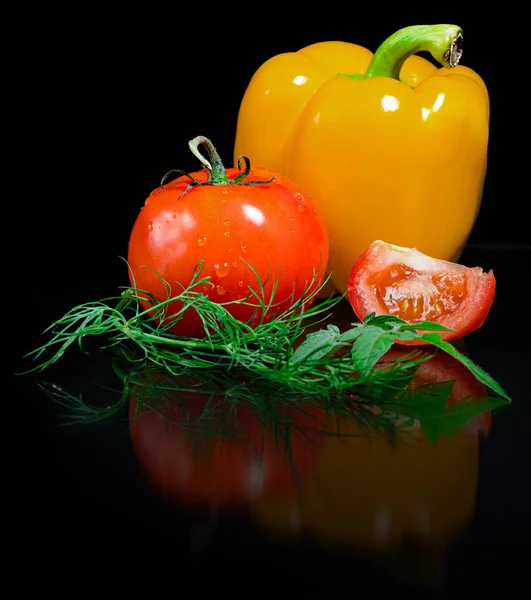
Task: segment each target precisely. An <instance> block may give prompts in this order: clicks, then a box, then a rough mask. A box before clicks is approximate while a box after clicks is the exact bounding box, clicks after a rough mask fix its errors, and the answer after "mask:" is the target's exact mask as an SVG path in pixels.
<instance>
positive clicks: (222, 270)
mask: <svg viewBox="0 0 531 600" xmlns="http://www.w3.org/2000/svg"><path fill="white" fill-rule="evenodd" d="M214 273H215V274H216V275H217V276H218V277H219V278H220V279H221V278H223V277H227V275H228V274H229V265H228V263H226V262H224V263H222V264H219V263H216V264H215V265H214Z"/></svg>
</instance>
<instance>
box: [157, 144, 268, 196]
mask: <svg viewBox="0 0 531 600" xmlns="http://www.w3.org/2000/svg"><path fill="white" fill-rule="evenodd" d="M201 144H203V146H205V147H206V149H207V153H208V159H207V158H205V157H204V156H203V155H202V154H201V152H200V151H199V146H200V145H201ZM188 147H189V148H190V150H191V151H192V153H193V154H194V155H195V156H197V158H198V159H199V160H200V161H201V163H202V164H203V166H204V167H205V169H206V170H207V171H208V180H207V181H200V180H199V179H197V178H196V177H194V176H193V175H191V174H190V173H186V172H185V171H181V170H179V169H172V170H171V171H169V172H168V173H166V175H164V177H163V178H162V182H161V185H164V182H165V181H166V180H167V179H168V177H169V176H170V175H173V174H177V175H181V176H183V175H184V176H186V177H188V178H189V179H191V183H190V185H189V186H188V187H187V188H186V189H185V190H184V192H183V193H182V194H181V196H180V197H182V196H184V195H185V194H187V193H188V192H189V191H190V190H191V189H193V188H194V187H197V186H205V185H231V184H233V185H234V184H236V185H264V184H266V183H271V182H272V181H273V180H274V177H271V178H270V179H265V180H259V181H255V180H252V181H251V180H247V181H244V179H245V178H246V177H247V176H248V175H249V173H250V172H251V161H250V160H249V159H248V158H247V157H246V156H240V157H239V158H238V169H239V170H240V173H238V174H237V175H235V176H234V177H232V178H229V176H228V175H227V171H226V169H225V167H224V166H223V162H222V161H221V158H220V157H219V154H218V152H217V150H216V149H215V148H214V145H213V144H212V142H211V141H210V140H209V139H208V138H206V137H205V136H203V135H198V136H197V137H195V138H194V139H193V140H190V141H189V142H188Z"/></svg>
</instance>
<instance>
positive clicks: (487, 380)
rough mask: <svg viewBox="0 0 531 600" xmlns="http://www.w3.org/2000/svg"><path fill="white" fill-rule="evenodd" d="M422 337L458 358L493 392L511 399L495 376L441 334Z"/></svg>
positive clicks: (428, 334) (507, 399) (426, 334)
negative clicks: (443, 338) (446, 340)
mask: <svg viewBox="0 0 531 600" xmlns="http://www.w3.org/2000/svg"><path fill="white" fill-rule="evenodd" d="M422 339H423V340H425V341H426V342H429V343H430V344H432V345H433V346H436V347H437V348H440V349H441V350H444V352H446V353H447V354H449V355H450V356H452V357H453V358H455V359H457V360H458V361H459V362H461V363H462V364H463V365H465V367H466V368H467V369H468V370H469V371H470V372H471V373H472V374H473V375H474V376H475V377H476V379H477V380H478V381H481V383H483V384H484V385H486V386H487V387H488V388H489V389H490V390H492V391H493V392H496V394H498V395H500V396H501V397H502V398H504V399H505V400H506V401H508V402H510V401H511V398H510V396H509V395H508V394H507V392H506V391H505V390H504V389H503V388H502V387H501V385H500V384H499V383H498V382H497V381H495V379H494V378H493V377H491V376H490V375H489V374H488V373H486V372H485V371H484V370H483V369H482V368H481V367H479V366H478V365H476V364H475V363H474V362H473V361H472V360H471V359H470V358H468V357H467V356H465V355H464V354H462V353H461V352H459V350H458V349H457V348H456V347H455V346H453V345H452V344H450V343H449V342H445V341H444V340H442V339H441V336H440V335H438V334H434V333H425V334H423V335H422Z"/></svg>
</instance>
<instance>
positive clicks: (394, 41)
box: [361, 25, 463, 79]
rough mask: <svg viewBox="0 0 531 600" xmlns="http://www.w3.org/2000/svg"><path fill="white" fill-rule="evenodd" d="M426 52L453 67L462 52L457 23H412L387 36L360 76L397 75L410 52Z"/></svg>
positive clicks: (395, 76)
mask: <svg viewBox="0 0 531 600" xmlns="http://www.w3.org/2000/svg"><path fill="white" fill-rule="evenodd" d="M422 51H426V52H429V53H430V54H431V55H432V56H433V58H434V59H435V60H436V61H437V62H439V63H440V64H441V65H442V66H443V67H448V68H453V67H455V66H456V65H457V64H458V63H459V60H460V58H461V55H462V53H463V31H462V29H461V28H460V27H458V26H457V25H412V26H411V27H404V28H403V29H399V30H398V31H397V32H396V33H394V34H393V35H392V36H390V37H389V38H387V39H386V40H385V41H384V42H383V43H382V44H381V45H380V47H379V48H378V49H377V50H376V52H375V53H374V56H373V58H372V60H371V62H370V64H369V67H368V68H367V71H366V73H365V75H362V76H361V79H368V78H371V77H391V78H393V79H399V77H400V70H401V69H402V65H403V64H404V62H405V61H406V59H407V58H409V57H410V56H411V55H412V54H416V53H417V52H422Z"/></svg>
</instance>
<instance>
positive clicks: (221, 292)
mask: <svg viewBox="0 0 531 600" xmlns="http://www.w3.org/2000/svg"><path fill="white" fill-rule="evenodd" d="M216 292H217V294H218V296H223V295H224V294H226V293H227V290H226V289H225V288H224V287H223V286H222V285H217V286H216Z"/></svg>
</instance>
